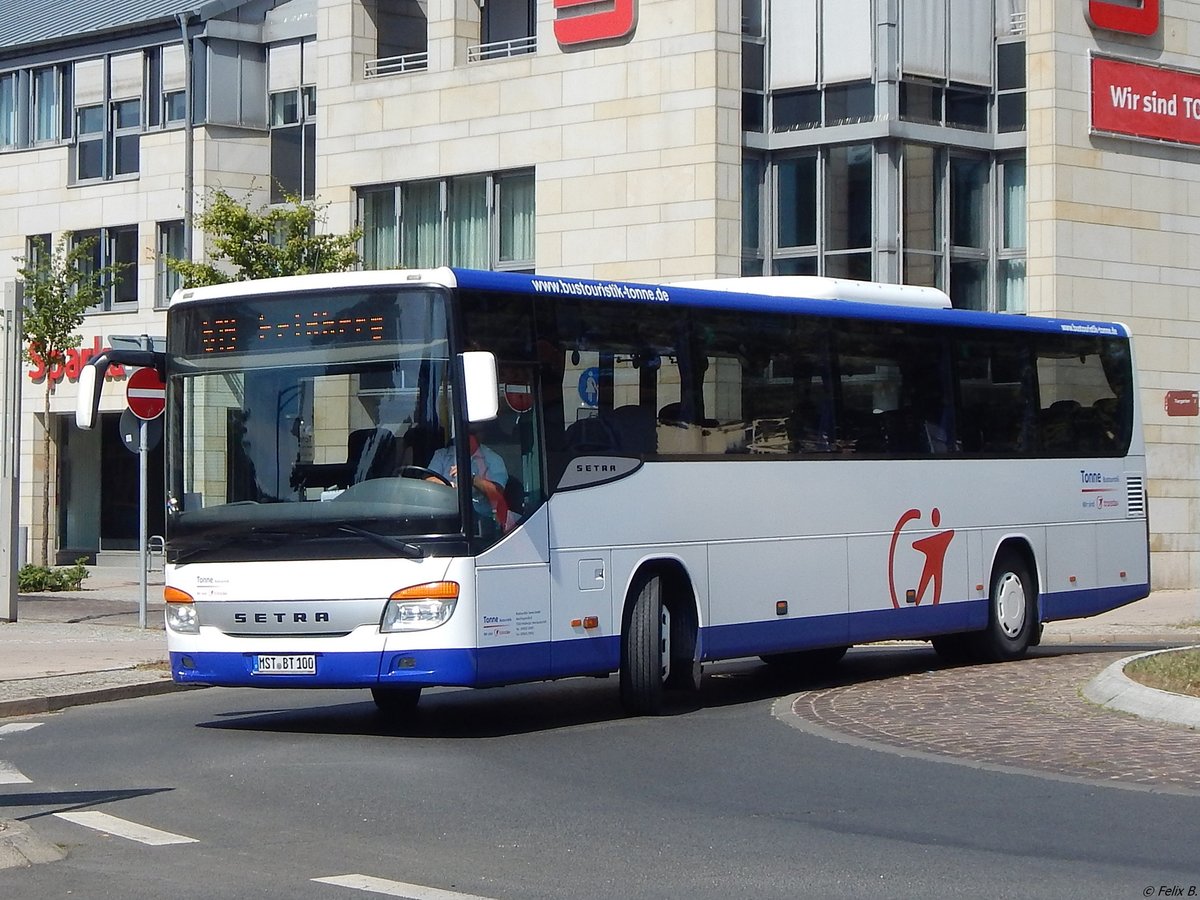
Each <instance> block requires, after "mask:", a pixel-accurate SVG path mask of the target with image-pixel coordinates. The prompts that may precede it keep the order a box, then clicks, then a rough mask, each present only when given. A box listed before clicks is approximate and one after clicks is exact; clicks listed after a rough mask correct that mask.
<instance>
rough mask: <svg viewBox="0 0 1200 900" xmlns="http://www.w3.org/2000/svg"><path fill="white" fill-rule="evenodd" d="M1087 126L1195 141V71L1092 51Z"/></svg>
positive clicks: (1198, 98) (1198, 85)
mask: <svg viewBox="0 0 1200 900" xmlns="http://www.w3.org/2000/svg"><path fill="white" fill-rule="evenodd" d="M1092 130H1093V131H1099V132H1105V133H1108V134H1118V135H1125V136H1128V137H1136V138H1144V139H1146V140H1154V141H1171V142H1172V143H1176V144H1191V145H1200V72H1187V71H1184V70H1182V69H1168V68H1164V67H1162V66H1153V65H1147V64H1145V63H1135V62H1128V61H1126V60H1119V59H1107V58H1105V57H1103V56H1093V57H1092Z"/></svg>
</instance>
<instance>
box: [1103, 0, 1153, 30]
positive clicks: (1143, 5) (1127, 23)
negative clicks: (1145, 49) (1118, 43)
mask: <svg viewBox="0 0 1200 900" xmlns="http://www.w3.org/2000/svg"><path fill="white" fill-rule="evenodd" d="M1087 14H1088V19H1089V20H1090V21H1091V23H1092V24H1093V25H1095V26H1096V27H1097V28H1103V29H1104V30H1105V31H1118V32H1120V33H1121V34H1134V35H1137V36H1138V37H1149V36H1150V35H1152V34H1154V33H1155V32H1157V31H1158V26H1159V24H1160V23H1161V22H1162V0H1140V2H1139V0H1132V2H1131V0H1088V7H1087Z"/></svg>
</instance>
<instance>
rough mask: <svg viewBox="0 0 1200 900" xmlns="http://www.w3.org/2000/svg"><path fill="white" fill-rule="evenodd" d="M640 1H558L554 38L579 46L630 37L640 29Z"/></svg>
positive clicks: (555, 0) (567, 44)
mask: <svg viewBox="0 0 1200 900" xmlns="http://www.w3.org/2000/svg"><path fill="white" fill-rule="evenodd" d="M637 3H638V0H554V11H555V16H556V18H555V20H554V37H555V38H556V39H557V40H558V43H559V46H561V47H576V46H579V45H581V44H594V43H597V42H599V41H615V40H620V39H621V38H626V37H629V35H631V34H633V29H634V28H636V27H637V13H638V10H637Z"/></svg>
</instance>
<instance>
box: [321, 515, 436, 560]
mask: <svg viewBox="0 0 1200 900" xmlns="http://www.w3.org/2000/svg"><path fill="white" fill-rule="evenodd" d="M337 530H338V531H344V532H346V533H347V534H356V535H358V536H359V537H364V538H366V539H367V540H369V541H374V542H375V543H376V544H378V545H379V546H380V547H385V548H387V549H388V550H394V551H396V553H398V554H400V555H401V556H404V557H407V558H408V559H424V558H425V551H424V550H422V549H421V548H420V547H418V546H417V545H416V544H410V543H409V542H408V541H401V540H399V539H397V538H394V537H391V536H390V535H386V534H379V533H378V532H376V531H368V530H367V529H366V528H359V527H358V526H357V525H347V524H346V523H345V522H342V523H340V524H339V525H338V526H337Z"/></svg>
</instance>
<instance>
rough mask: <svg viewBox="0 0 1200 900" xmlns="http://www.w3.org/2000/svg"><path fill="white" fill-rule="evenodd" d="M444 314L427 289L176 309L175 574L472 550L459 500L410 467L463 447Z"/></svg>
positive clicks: (171, 437) (172, 325)
mask: <svg viewBox="0 0 1200 900" xmlns="http://www.w3.org/2000/svg"><path fill="white" fill-rule="evenodd" d="M446 309H447V305H446V302H445V298H444V296H443V295H441V294H440V293H438V292H436V291H431V290H429V289H427V288H424V289H410V290H403V289H401V290H397V289H396V288H387V289H377V288H368V289H357V290H352V291H336V292H330V291H323V292H312V293H303V294H275V295H270V296H255V297H250V298H239V297H235V298H228V299H222V300H220V301H218V302H213V303H204V304H199V303H197V304H180V305H178V306H177V307H175V308H173V309H172V310H171V312H170V316H169V323H168V328H169V333H170V337H169V340H170V342H171V345H172V347H173V353H172V357H171V360H170V364H169V371H168V384H169V388H168V390H169V391H170V392H171V396H172V398H173V401H174V402H173V404H172V413H173V414H172V417H171V419H170V421H169V424H168V451H167V452H168V459H169V476H168V482H169V484H168V499H167V505H168V530H169V535H168V536H169V540H170V542H171V546H172V550H173V554H174V556H175V557H176V559H177V561H181V562H186V561H187V560H188V558H189V557H193V558H194V557H198V556H199V557H203V558H208V559H213V558H221V559H237V558H239V557H238V554H239V553H252V554H253V555H254V556H255V557H256V558H262V556H263V554H264V553H267V555H269V556H275V557H278V558H290V557H289V555H288V554H301V555H302V556H304V557H311V556H313V555H318V556H379V555H388V554H396V555H407V556H415V555H420V554H421V553H424V552H425V551H424V550H423V549H422V547H421V546H420V542H419V541H418V542H417V543H413V541H412V539H415V538H422V537H427V538H437V537H445V536H454V535H462V532H463V526H462V516H461V513H460V504H459V499H458V493H457V491H456V490H455V489H454V488H452V487H450V486H449V485H448V484H446V483H445V481H443V480H441V479H438V478H436V476H434V475H433V473H431V472H429V471H428V470H425V469H421V468H419V467H418V466H414V465H412V463H413V461H414V460H416V461H418V462H419V461H422V460H427V459H428V458H429V453H430V448H432V447H437V446H441V445H442V444H443V443H444V442H445V440H446V436H447V435H449V434H451V433H452V428H451V426H450V421H451V410H452V409H453V408H454V403H453V399H454V398H453V391H452V385H451V380H450V379H451V374H450V372H451V367H450V365H449V361H450V358H451V357H450V347H449V341H448V336H447V312H446ZM300 545H303V547H302V548H301V546H300ZM267 547H274V548H276V549H274V550H268V549H266V548H267ZM247 548H249V549H247Z"/></svg>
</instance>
